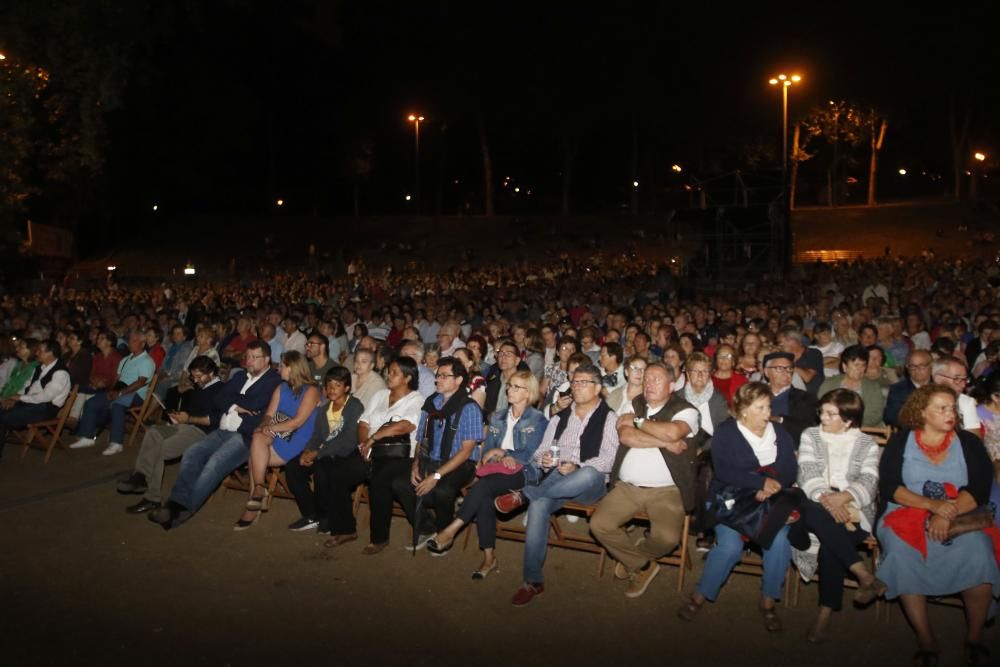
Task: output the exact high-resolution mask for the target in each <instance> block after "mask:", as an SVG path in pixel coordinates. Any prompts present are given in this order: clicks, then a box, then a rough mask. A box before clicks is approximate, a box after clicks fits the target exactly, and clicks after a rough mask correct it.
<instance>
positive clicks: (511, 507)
mask: <svg viewBox="0 0 1000 667" xmlns="http://www.w3.org/2000/svg"><path fill="white" fill-rule="evenodd" d="M523 505H524V496H522V495H521V492H520V491H511V492H510V493H505V494H503V495H502V496H497V497H496V499H495V500H494V501H493V506H494V507H496V508H497V511H498V512H500V513H501V514H510V513H511V512H515V511H517V509H518V508H519V507H522V506H523Z"/></svg>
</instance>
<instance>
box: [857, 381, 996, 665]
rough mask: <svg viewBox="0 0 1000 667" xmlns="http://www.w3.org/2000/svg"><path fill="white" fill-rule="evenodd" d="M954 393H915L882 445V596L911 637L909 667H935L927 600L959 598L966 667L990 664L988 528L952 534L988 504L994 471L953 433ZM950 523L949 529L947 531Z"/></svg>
mask: <svg viewBox="0 0 1000 667" xmlns="http://www.w3.org/2000/svg"><path fill="white" fill-rule="evenodd" d="M955 402H956V397H955V392H953V391H952V390H951V389H950V388H948V387H944V386H942V385H935V384H930V385H925V386H923V387H920V388H919V389H917V390H916V391H914V392H913V393H912V394H911V395H910V397H909V398H908V399H907V401H906V403H905V404H904V405H903V409H902V410H901V411H900V415H899V421H900V424H901V425H902V426H903V427H904V430H902V431H900V432H899V433H897V434H896V435H895V436H893V437H892V439H891V440H890V441H889V444H888V445H886V448H885V452H884V453H883V455H882V460H881V462H880V465H879V491H880V493H881V500H882V507H881V508H880V509H881V511H880V518H879V521H878V526H877V529H876V534H877V535H878V538H879V541H880V542H881V543H882V548H883V554H884V557H883V560H882V565H881V567H880V568H879V570H878V577H879V579H881V580H882V581H884V582H885V583H886V584H887V585H888V592H887V593H886V597H887V598H889V599H892V598H896V597H899V598H900V600H901V602H902V604H903V610H904V611H905V612H906V616H907V618H908V619H909V621H910V624H911V625H912V626H913V629H914V631H915V632H916V634H917V646H918V650H917V653H916V655H914V658H913V664H915V665H936V664H937V661H938V647H937V644H936V642H935V640H934V636H933V634H932V633H931V628H930V622H929V619H928V615H927V596H939V595H951V594H953V593H961V596H962V601H963V602H964V604H965V615H966V622H967V630H966V635H965V651H966V660H967V664H969V665H986V664H994V663H991V662H990V657H989V651H988V650H987V649H986V647H985V646H984V644H983V626H984V624H985V623H986V617H987V613H988V612H989V608H990V604H991V601H992V600H991V599H992V598H993V597H994V596H997V595H1000V569H998V567H997V559H996V554H995V551H994V545H993V544H992V543H991V535H990V534H989V533H990V532H995V531H996V528H995V527H994V528H992V529H977V530H971V531H969V532H965V533H964V534H960V535H956V533H957V532H958V530H957V528H958V526H959V525H961V524H962V523H965V522H966V519H967V517H962V518H959V517H961V516H962V515H964V514H966V513H968V512H973V511H975V510H977V508H980V507H982V506H984V505H986V503H987V502H988V500H989V495H990V483H991V481H992V474H991V473H992V467H991V466H990V461H989V456H988V455H987V453H986V448H985V447H984V446H983V443H982V441H981V440H980V439H979V438H977V437H976V436H975V435H972V434H971V433H969V432H967V431H964V430H962V429H959V430H958V431H957V432H956V429H955V426H956V421H957V415H956V412H955ZM953 524H954V525H953Z"/></svg>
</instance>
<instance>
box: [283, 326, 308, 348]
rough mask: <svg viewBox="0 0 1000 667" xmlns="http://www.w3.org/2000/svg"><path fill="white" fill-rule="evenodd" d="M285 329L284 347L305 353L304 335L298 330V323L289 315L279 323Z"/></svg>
mask: <svg viewBox="0 0 1000 667" xmlns="http://www.w3.org/2000/svg"><path fill="white" fill-rule="evenodd" d="M281 328H282V329H284V330H285V335H286V338H285V342H284V347H285V350H286V351H291V350H295V351H296V352H298V353H299V354H305V353H306V335H305V334H304V333H302V332H301V331H299V325H298V324H297V323H296V322H295V320H293V319H292V318H291V317H286V318H285V320H284V321H283V322H282V323H281Z"/></svg>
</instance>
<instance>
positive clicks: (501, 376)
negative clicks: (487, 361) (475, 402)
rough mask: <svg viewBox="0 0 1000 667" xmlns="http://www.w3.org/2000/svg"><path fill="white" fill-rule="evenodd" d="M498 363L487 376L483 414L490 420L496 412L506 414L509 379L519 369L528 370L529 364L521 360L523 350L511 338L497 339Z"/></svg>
mask: <svg viewBox="0 0 1000 667" xmlns="http://www.w3.org/2000/svg"><path fill="white" fill-rule="evenodd" d="M496 351H497V363H496V364H494V366H493V368H492V369H490V372H489V374H488V375H487V376H486V401H485V402H484V403H483V416H484V417H485V419H486V421H487V422H488V421H489V420H490V417H492V416H493V413H494V412H499V413H500V414H504V412H506V410H507V381H508V380H509V379H510V376H511V375H513V374H514V373H516V372H517V371H522V370H523V371H527V370H530V369H529V368H528V364H526V363H524V362H523V361H521V350H520V349H518V347H517V344H516V343H515V342H514V341H513V340H511V339H510V338H504V339H501V340H500V341H497V344H496Z"/></svg>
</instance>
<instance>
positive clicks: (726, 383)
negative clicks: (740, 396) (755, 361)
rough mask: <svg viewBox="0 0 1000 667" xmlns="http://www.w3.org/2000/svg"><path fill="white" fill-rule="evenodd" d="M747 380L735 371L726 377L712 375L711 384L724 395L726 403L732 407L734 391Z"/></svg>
mask: <svg viewBox="0 0 1000 667" xmlns="http://www.w3.org/2000/svg"><path fill="white" fill-rule="evenodd" d="M747 382H749V380H747V378H746V376H745V375H740V374H739V373H737V372H736V371H733V374H732V375H730V376H729V377H728V378H717V377H715V376H714V375H713V376H712V384H713V385H715V390H716V391H718V392H719V393H720V394H722V395H723V396H725V397H726V404H727V405H728V406H729V407H733V396H735V395H736V391H737V390H738V389H739V388H740V387H742V386H743V385H745V384H746V383H747Z"/></svg>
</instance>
